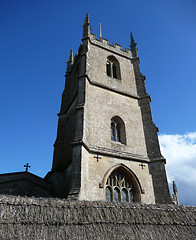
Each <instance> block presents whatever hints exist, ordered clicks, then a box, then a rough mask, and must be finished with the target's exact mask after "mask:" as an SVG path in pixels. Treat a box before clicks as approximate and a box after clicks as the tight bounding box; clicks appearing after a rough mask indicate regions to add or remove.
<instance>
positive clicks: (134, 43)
mask: <svg viewBox="0 0 196 240" xmlns="http://www.w3.org/2000/svg"><path fill="white" fill-rule="evenodd" d="M136 45H137V43H136V42H135V40H134V38H133V34H132V32H131V45H130V47H131V52H132V56H133V57H138V56H137V48H136Z"/></svg>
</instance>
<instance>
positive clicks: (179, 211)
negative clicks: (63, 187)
mask: <svg viewBox="0 0 196 240" xmlns="http://www.w3.org/2000/svg"><path fill="white" fill-rule="evenodd" d="M0 236H1V239H2V240H3V239H14V240H18V239H21V240H24V239H28V240H29V239H31V240H34V239H50V240H52V239H55V240H56V239H58V240H59V239H88V240H89V239H93V240H94V239H100V240H103V239H104V240H105V239H107V240H108V239H113V240H115V239H118V240H121V239H134V240H136V239H139V240H143V239H148V240H149V239H152V240H159V239H164V240H165V239H169V240H171V239H175V240H176V239H180V240H182V239H183V240H184V239H189V240H193V239H196V207H186V206H175V205H139V204H128V203H106V202H79V201H66V200H60V199H49V198H39V199H38V198H37V199H36V198H24V197H13V196H5V195H0Z"/></svg>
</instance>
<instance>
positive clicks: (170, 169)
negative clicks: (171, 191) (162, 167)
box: [159, 132, 196, 205]
mask: <svg viewBox="0 0 196 240" xmlns="http://www.w3.org/2000/svg"><path fill="white" fill-rule="evenodd" d="M159 141H160V146H161V152H162V155H163V156H164V157H165V158H166V160H167V164H166V170H167V176H168V181H169V183H170V184H171V182H172V181H173V180H174V181H176V183H177V187H178V193H179V199H180V202H181V203H182V204H194V205H196V132H192V133H187V134H184V135H166V134H164V135H160V136H159Z"/></svg>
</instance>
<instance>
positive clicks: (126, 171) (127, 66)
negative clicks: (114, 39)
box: [49, 15, 171, 204]
mask: <svg viewBox="0 0 196 240" xmlns="http://www.w3.org/2000/svg"><path fill="white" fill-rule="evenodd" d="M90 31H91V28H90V24H89V18H88V15H87V16H86V18H85V21H84V24H83V38H82V43H81V45H80V47H79V50H78V53H76V55H75V57H74V59H73V52H72V51H71V52H70V57H69V60H68V62H67V71H66V75H65V77H66V81H65V90H64V91H63V94H62V103H61V109H60V113H59V114H58V118H59V120H58V130H57V139H56V141H55V144H54V158H53V166H52V171H51V172H50V174H49V180H50V182H51V183H52V184H53V191H54V194H55V195H56V196H59V197H68V198H70V199H79V200H89V201H94V200H104V201H105V200H106V201H122V202H141V203H149V204H150V203H171V197H170V193H169V189H168V183H167V177H166V173H165V159H164V158H163V156H162V155H161V152H160V147H159V142H158V137H157V130H158V129H157V127H156V126H155V124H154V122H153V120H152V115H151V108H150V96H149V95H148V94H147V92H146V88H145V77H144V76H143V75H142V74H141V72H140V68H139V58H138V55H137V48H136V43H135V41H134V39H133V36H132V35H131V46H130V49H126V51H124V50H122V47H121V46H120V45H118V44H115V43H114V44H113V45H110V44H109V41H108V40H106V39H104V38H102V37H101V38H100V39H97V38H96V36H95V35H94V34H92V33H91V32H90Z"/></svg>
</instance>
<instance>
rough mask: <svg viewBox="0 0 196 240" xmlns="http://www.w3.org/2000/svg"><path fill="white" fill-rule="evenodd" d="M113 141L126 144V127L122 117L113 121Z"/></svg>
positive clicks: (114, 118)
mask: <svg viewBox="0 0 196 240" xmlns="http://www.w3.org/2000/svg"><path fill="white" fill-rule="evenodd" d="M110 128H111V140H112V141H115V142H121V143H123V144H126V137H125V125H124V122H123V121H122V119H121V118H120V117H117V116H116V117H113V118H112V119H111V126H110Z"/></svg>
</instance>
